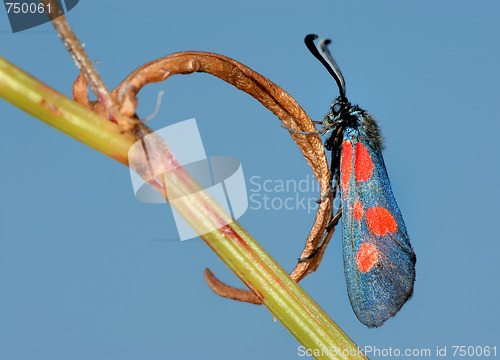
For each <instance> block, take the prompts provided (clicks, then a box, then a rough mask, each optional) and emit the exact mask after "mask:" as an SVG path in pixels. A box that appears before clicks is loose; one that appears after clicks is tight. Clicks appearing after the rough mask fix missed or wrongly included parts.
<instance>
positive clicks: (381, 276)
mask: <svg viewBox="0 0 500 360" xmlns="http://www.w3.org/2000/svg"><path fill="white" fill-rule="evenodd" d="M316 38H317V36H316V35H307V36H306V38H305V43H306V45H307V47H308V48H309V50H310V51H311V53H312V54H313V55H314V56H315V57H316V58H317V59H318V60H319V61H320V62H321V63H322V64H323V65H324V66H325V67H326V69H327V70H328V72H329V73H330V74H331V75H332V76H333V78H334V79H335V81H336V82H337V85H338V87H339V91H340V96H339V97H338V98H337V99H335V101H334V102H333V104H332V106H331V109H330V112H328V113H327V114H326V115H325V117H324V119H323V126H324V127H323V129H321V130H320V133H327V132H330V136H329V138H328V139H327V140H326V142H325V147H326V149H327V150H330V151H331V152H332V166H331V167H332V169H331V171H332V176H333V177H334V178H335V187H334V189H335V190H336V189H339V192H340V199H341V211H342V239H343V240H342V247H343V253H344V270H345V277H346V282H347V290H348V294H349V299H350V301H351V305H352V308H353V310H354V312H355V314H356V316H357V317H358V319H359V321H361V322H362V323H363V324H365V325H366V326H369V327H377V326H380V325H382V324H383V323H384V322H385V321H386V320H387V319H389V318H390V317H391V316H394V315H395V314H396V313H397V312H398V310H399V309H400V308H401V307H402V306H403V304H404V303H405V302H406V301H407V300H408V299H409V298H410V296H411V295H412V293H413V283H414V281H415V262H416V257H415V253H414V252H413V249H412V247H411V244H410V240H409V237H408V234H407V232H406V226H405V224H404V221H403V217H402V216H401V211H400V210H399V208H398V205H397V203H396V199H395V198H394V195H393V193H392V190H391V185H390V182H389V177H388V176H387V171H386V169H385V165H384V159H383V158H382V137H381V135H380V131H379V128H378V125H377V123H376V121H375V119H374V118H373V117H371V116H370V115H369V114H367V113H366V112H365V111H364V110H362V109H360V108H359V107H358V106H356V105H351V104H350V103H349V101H348V100H347V98H346V95H345V82H344V78H343V76H342V74H341V72H340V70H339V68H338V66H337V64H336V63H335V61H334V60H333V57H332V56H331V55H330V53H329V51H328V48H327V45H328V43H329V40H322V41H320V42H319V46H318V47H319V50H318V48H317V47H316V46H315V44H314V40H315V39H316ZM335 190H334V191H335Z"/></svg>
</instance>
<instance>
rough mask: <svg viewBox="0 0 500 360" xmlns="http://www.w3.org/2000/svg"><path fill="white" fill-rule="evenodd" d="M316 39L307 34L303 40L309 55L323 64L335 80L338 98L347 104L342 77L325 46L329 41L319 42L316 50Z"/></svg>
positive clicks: (315, 36) (312, 35)
mask: <svg viewBox="0 0 500 360" xmlns="http://www.w3.org/2000/svg"><path fill="white" fill-rule="evenodd" d="M317 38H318V36H317V35H314V34H309V35H307V36H306V38H305V39H304V42H305V43H306V46H307V48H308V49H309V51H310V52H311V54H313V55H314V57H315V58H316V59H318V60H319V61H320V62H321V64H323V66H324V67H325V68H326V70H328V72H329V73H330V75H331V76H332V77H333V78H334V79H335V81H336V82H337V86H338V87H339V92H340V97H341V98H342V100H344V101H345V102H347V97H346V96H345V81H344V77H343V76H342V73H341V72H340V69H339V67H338V65H337V63H336V62H335V60H334V59H333V57H332V55H331V54H330V51H329V50H328V47H327V45H328V44H329V43H330V40H328V39H323V40H321V41H320V42H319V48H320V50H318V48H317V47H316V44H315V43H314V40H315V39H317ZM320 51H321V52H320Z"/></svg>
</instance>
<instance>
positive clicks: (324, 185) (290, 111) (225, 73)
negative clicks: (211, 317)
mask: <svg viewBox="0 0 500 360" xmlns="http://www.w3.org/2000/svg"><path fill="white" fill-rule="evenodd" d="M194 72H204V73H208V74H211V75H214V76H216V77H218V78H220V79H222V80H224V81H226V82H228V83H229V84H231V85H234V86H235V87H236V88H238V89H239V90H241V91H244V92H246V93H247V94H249V95H251V96H252V97H254V98H255V99H256V100H258V101H259V102H260V103H261V104H262V105H264V106H265V107H266V108H268V109H269V110H270V111H271V112H272V113H273V114H275V115H276V116H277V117H278V118H279V119H280V120H281V122H282V123H283V125H284V126H285V127H287V128H290V129H293V130H297V131H314V130H316V127H315V126H314V124H313V123H312V121H311V119H310V118H309V116H308V115H307V114H306V112H305V111H304V110H303V109H302V108H301V107H300V106H299V104H297V102H296V101H295V100H294V99H293V98H292V97H291V96H290V95H289V94H288V93H287V92H285V91H284V90H283V89H282V88H280V87H279V86H278V85H276V84H274V83H273V82H272V81H270V80H268V79H267V78H265V77H264V76H262V75H260V74H258V73H256V72H255V71H253V70H251V69H250V68H248V67H247V66H245V65H243V64H241V63H239V62H237V61H235V60H233V59H230V58H228V57H225V56H222V55H218V54H214V53H207V52H196V51H187V52H180V53H175V54H172V55H169V56H166V57H164V58H161V59H158V60H155V61H152V62H150V63H148V64H145V65H143V66H141V67H140V68H138V69H137V70H135V71H134V72H133V73H131V74H130V75H129V76H128V77H127V78H126V79H125V80H124V81H123V82H122V83H121V84H120V85H119V86H118V87H117V88H116V89H115V90H113V92H112V96H113V97H114V98H115V99H116V101H117V102H118V104H119V106H120V113H121V115H123V116H125V117H129V118H134V117H136V114H135V111H136V107H137V98H136V95H137V94H138V92H139V91H140V90H141V89H142V87H144V86H145V85H147V84H149V83H152V82H159V81H163V80H166V79H167V78H168V77H170V76H172V75H176V74H191V73H194ZM77 82H78V80H77ZM75 84H76V82H75ZM75 87H76V85H75ZM78 96H79V97H81V94H80V93H78ZM75 99H76V97H75ZM84 101H88V98H87V99H86V100H85V99H83V100H82V101H81V102H82V103H83V102H84ZM290 135H291V136H292V138H293V140H294V141H295V142H296V144H297V145H298V146H299V148H300V150H301V151H302V154H303V155H304V157H305V159H306V160H307V162H308V163H309V166H311V168H312V170H313V173H314V176H315V177H316V179H317V180H318V182H319V184H320V186H321V196H322V197H323V196H325V194H328V192H329V187H330V170H329V168H328V163H327V159H326V155H325V152H324V148H323V144H322V142H321V139H320V137H319V136H318V135H317V134H311V135H304V134H299V133H294V132H290ZM330 193H331V192H330ZM332 202H333V199H332V196H331V194H330V195H328V196H326V197H325V198H324V200H323V201H322V202H321V204H320V205H319V208H318V212H317V214H316V219H315V222H314V224H313V227H312V229H311V232H310V234H309V236H308V238H307V242H306V246H305V248H304V250H303V252H302V254H301V256H300V257H301V258H307V257H308V256H309V255H311V254H312V253H313V252H314V251H315V250H316V248H317V246H318V244H319V243H320V242H321V241H322V240H323V239H325V237H326V240H324V244H323V246H322V247H321V249H319V251H318V252H317V253H316V255H315V256H314V257H312V259H310V260H307V261H303V262H299V263H298V264H297V266H296V268H295V269H294V270H293V271H292V273H291V274H290V276H291V278H292V279H293V280H295V281H297V282H298V281H300V280H301V279H302V278H303V277H304V276H306V275H307V274H309V273H311V272H313V271H315V270H316V269H317V268H318V266H319V264H320V262H321V259H322V257H323V253H324V251H325V248H326V245H327V244H328V241H329V240H330V238H331V236H332V234H333V229H332V230H331V231H330V232H329V233H328V232H327V229H326V228H327V226H328V225H329V224H330V221H331V218H332ZM205 279H206V281H207V283H208V285H209V286H210V287H211V288H212V290H213V291H215V292H216V293H217V294H219V295H221V296H224V297H227V298H231V299H235V300H239V301H245V302H250V303H253V304H262V302H261V300H260V298H258V297H257V295H255V294H254V293H253V292H252V291H249V290H242V289H237V288H234V287H232V286H228V285H226V284H224V283H222V282H221V281H219V280H218V279H217V278H216V277H215V276H214V275H213V274H212V273H211V272H210V270H208V269H207V270H206V272H205Z"/></svg>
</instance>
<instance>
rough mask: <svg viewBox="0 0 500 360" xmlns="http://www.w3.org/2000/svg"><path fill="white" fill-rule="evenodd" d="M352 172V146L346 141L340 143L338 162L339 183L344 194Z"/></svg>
mask: <svg viewBox="0 0 500 360" xmlns="http://www.w3.org/2000/svg"><path fill="white" fill-rule="evenodd" d="M351 171H352V145H351V142H350V141H348V140H344V142H343V143H342V158H341V160H340V182H341V183H342V189H343V190H344V193H345V192H347V189H349V179H350V178H351Z"/></svg>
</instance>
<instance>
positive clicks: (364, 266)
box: [356, 243, 378, 273]
mask: <svg viewBox="0 0 500 360" xmlns="http://www.w3.org/2000/svg"><path fill="white" fill-rule="evenodd" d="M377 261H378V250H377V247H376V246H375V245H373V244H370V243H362V244H361V246H360V247H359V250H358V253H357V254H356V265H357V266H358V269H359V271H361V272H363V273H366V272H368V271H370V270H371V268H372V267H373V266H374V265H375V264H376V263H377Z"/></svg>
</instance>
